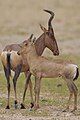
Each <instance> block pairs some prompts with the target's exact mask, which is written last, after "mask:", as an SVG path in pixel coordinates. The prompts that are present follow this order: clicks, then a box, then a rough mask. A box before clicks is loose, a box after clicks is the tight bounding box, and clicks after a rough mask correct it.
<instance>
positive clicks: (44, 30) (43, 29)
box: [39, 24, 48, 33]
mask: <svg viewBox="0 0 80 120" xmlns="http://www.w3.org/2000/svg"><path fill="white" fill-rule="evenodd" d="M39 25H40V28H41V29H42V31H43V32H45V33H46V32H47V31H48V30H47V29H46V28H45V27H43V26H42V25H41V24H39Z"/></svg>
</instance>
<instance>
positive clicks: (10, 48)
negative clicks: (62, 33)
mask: <svg viewBox="0 0 80 120" xmlns="http://www.w3.org/2000/svg"><path fill="white" fill-rule="evenodd" d="M44 11H46V12H48V13H50V14H51V17H50V19H49V21H48V30H46V28H44V27H43V26H41V29H42V30H43V31H44V33H43V34H42V35H41V36H40V37H39V38H38V39H37V42H36V44H35V48H36V52H37V54H38V55H39V56H40V55H42V53H43V51H44V49H45V48H46V47H47V48H49V49H50V50H51V51H52V52H53V54H54V55H59V50H58V45H57V42H56V39H55V36H54V30H53V28H52V24H51V21H52V19H53V17H54V13H53V12H52V11H49V10H44ZM26 41H27V40H25V41H24V42H23V43H25V42H26ZM19 50H20V46H19V44H11V45H7V46H6V47H5V48H4V50H3V52H2V54H1V60H2V64H3V66H4V72H5V76H6V79H7V85H8V86H7V88H8V103H7V107H6V108H7V109H9V108H10V107H9V98H10V74H11V73H10V70H13V71H14V72H15V74H14V77H13V84H14V92H15V108H16V106H17V95H16V82H17V79H18V77H19V74H20V72H24V73H25V76H26V83H25V90H24V95H23V102H22V104H21V108H24V105H23V103H24V99H25V93H26V90H27V87H28V83H29V87H30V94H31V101H32V102H31V104H32V106H33V96H32V83H31V80H30V76H31V73H30V72H29V66H28V63H27V61H25V59H23V58H22V57H21V56H19V55H18V54H17V51H19Z"/></svg>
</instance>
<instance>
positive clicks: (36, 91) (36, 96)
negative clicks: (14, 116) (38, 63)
mask: <svg viewBox="0 0 80 120" xmlns="http://www.w3.org/2000/svg"><path fill="white" fill-rule="evenodd" d="M40 84H41V78H40V77H38V76H36V77H35V106H34V107H35V110H36V109H38V108H39V94H40V86H41V85H40Z"/></svg>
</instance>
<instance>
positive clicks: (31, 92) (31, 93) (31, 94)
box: [29, 79, 34, 108]
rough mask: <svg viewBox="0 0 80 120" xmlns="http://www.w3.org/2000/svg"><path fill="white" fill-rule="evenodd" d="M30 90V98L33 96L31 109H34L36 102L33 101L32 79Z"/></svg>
mask: <svg viewBox="0 0 80 120" xmlns="http://www.w3.org/2000/svg"><path fill="white" fill-rule="evenodd" d="M29 89H30V96H31V108H33V107H34V100H33V90H32V82H31V79H30V80H29Z"/></svg>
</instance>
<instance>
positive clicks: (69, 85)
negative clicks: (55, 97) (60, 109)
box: [64, 80, 78, 111]
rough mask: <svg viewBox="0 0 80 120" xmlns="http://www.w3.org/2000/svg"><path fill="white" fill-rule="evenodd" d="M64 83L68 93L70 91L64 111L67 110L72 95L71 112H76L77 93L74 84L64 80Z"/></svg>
mask: <svg viewBox="0 0 80 120" xmlns="http://www.w3.org/2000/svg"><path fill="white" fill-rule="evenodd" d="M66 82H67V86H68V88H69V91H70V96H69V100H68V104H67V109H66V110H68V109H69V106H70V101H71V98H72V96H73V95H74V108H73V110H72V111H75V110H77V93H78V89H77V87H76V85H75V84H74V82H73V81H72V80H66ZM66 110H64V111H66Z"/></svg>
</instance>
